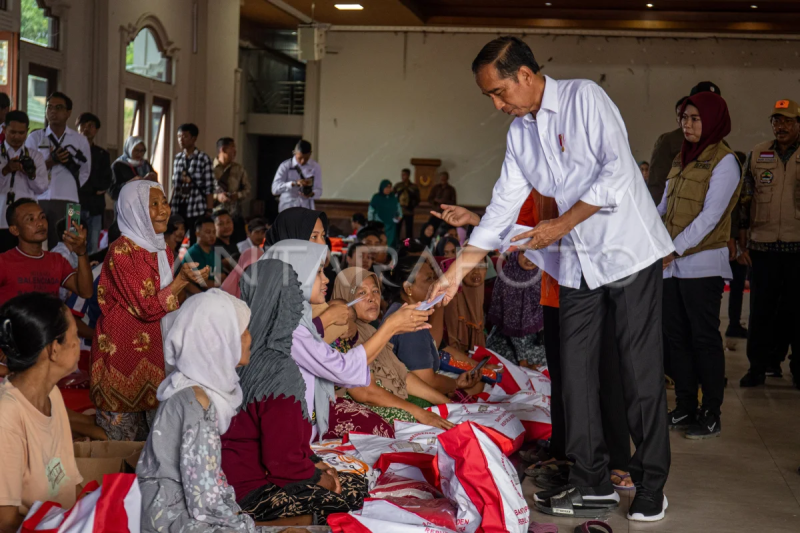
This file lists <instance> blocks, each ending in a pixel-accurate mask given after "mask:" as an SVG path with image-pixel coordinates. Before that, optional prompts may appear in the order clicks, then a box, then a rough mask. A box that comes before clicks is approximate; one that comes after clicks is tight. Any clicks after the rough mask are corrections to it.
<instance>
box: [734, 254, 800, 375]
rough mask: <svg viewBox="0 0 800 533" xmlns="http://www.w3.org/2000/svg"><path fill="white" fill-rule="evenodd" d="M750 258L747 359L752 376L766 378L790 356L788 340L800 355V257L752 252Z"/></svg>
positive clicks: (794, 350) (796, 354) (796, 355)
mask: <svg viewBox="0 0 800 533" xmlns="http://www.w3.org/2000/svg"><path fill="white" fill-rule="evenodd" d="M750 258H751V259H752V261H753V266H752V269H751V270H750V324H749V328H748V335H747V358H748V359H749V360H750V372H751V373H753V374H763V373H764V372H765V371H766V368H767V366H770V365H773V364H775V363H776V362H780V361H781V360H782V358H783V356H785V355H786V338H787V337H788V341H789V344H791V346H792V353H793V354H794V355H793V357H795V358H796V357H798V354H800V327H798V324H800V305H798V303H797V302H798V301H800V253H791V252H759V251H756V250H751V251H750ZM780 346H783V354H781V356H780V359H779V358H778V357H779V356H778V355H777V354H778V353H779V351H780V350H779V347H780Z"/></svg>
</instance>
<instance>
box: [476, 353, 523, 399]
mask: <svg viewBox="0 0 800 533" xmlns="http://www.w3.org/2000/svg"><path fill="white" fill-rule="evenodd" d="M484 357H489V364H490V365H497V364H501V365H503V379H502V380H501V381H499V382H498V383H497V384H496V385H495V386H494V387H493V388H492V390H493V391H497V389H498V388H499V389H502V390H504V391H505V392H506V394H514V393H515V392H519V391H521V390H529V391H533V390H534V389H533V385H532V384H531V380H530V378H529V377H528V374H527V373H525V371H523V369H522V368H521V367H519V366H517V365H515V364H514V363H512V362H511V361H509V360H508V359H506V358H505V357H503V356H502V355H499V354H497V353H495V352H493V351H491V350H489V349H487V348H484V347H483V346H476V347H475V352H474V354H473V355H472V358H473V359H474V360H476V361H480V360H482V359H483V358H484Z"/></svg>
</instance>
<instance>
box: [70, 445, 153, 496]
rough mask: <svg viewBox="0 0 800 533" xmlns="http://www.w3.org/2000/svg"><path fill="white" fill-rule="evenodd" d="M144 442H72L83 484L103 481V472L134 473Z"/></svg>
mask: <svg viewBox="0 0 800 533" xmlns="http://www.w3.org/2000/svg"><path fill="white" fill-rule="evenodd" d="M144 444H145V443H144V442H115V441H95V440H93V441H84V442H76V443H74V447H75V462H76V463H77V464H78V471H79V472H80V473H81V476H83V484H84V485H85V484H86V483H88V482H90V481H92V480H95V481H97V482H98V483H100V484H102V483H103V476H104V475H105V474H120V473H122V474H135V473H136V463H138V462H139V455H140V454H141V453H142V449H144Z"/></svg>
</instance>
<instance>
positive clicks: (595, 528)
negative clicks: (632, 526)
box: [575, 520, 614, 533]
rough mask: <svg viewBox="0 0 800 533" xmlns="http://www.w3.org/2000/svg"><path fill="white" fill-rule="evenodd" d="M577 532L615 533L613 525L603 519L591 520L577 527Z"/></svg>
mask: <svg viewBox="0 0 800 533" xmlns="http://www.w3.org/2000/svg"><path fill="white" fill-rule="evenodd" d="M575 533H614V531H613V530H612V529H611V526H609V525H608V524H606V523H605V522H603V521H602V520H589V521H588V522H584V523H583V524H581V525H579V526H576V527H575Z"/></svg>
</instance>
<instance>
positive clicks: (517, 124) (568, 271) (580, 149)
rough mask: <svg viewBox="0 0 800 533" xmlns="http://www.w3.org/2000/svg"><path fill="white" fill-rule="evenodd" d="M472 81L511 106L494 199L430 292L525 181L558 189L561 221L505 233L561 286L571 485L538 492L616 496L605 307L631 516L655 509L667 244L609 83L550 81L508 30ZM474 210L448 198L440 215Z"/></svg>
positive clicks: (478, 61) (501, 225)
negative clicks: (604, 400)
mask: <svg viewBox="0 0 800 533" xmlns="http://www.w3.org/2000/svg"><path fill="white" fill-rule="evenodd" d="M472 70H473V73H474V74H475V79H476V82H477V84H478V86H479V87H480V89H481V91H482V92H483V93H484V94H485V95H486V96H488V97H489V98H491V99H492V102H493V103H494V105H495V107H496V108H497V110H499V111H503V112H504V113H506V114H509V115H512V116H515V117H517V118H516V119H515V120H514V122H513V123H512V124H511V127H510V129H509V132H508V136H507V149H506V156H505V161H504V163H503V169H502V172H501V175H500V179H499V180H498V181H497V183H496V184H495V187H494V191H493V193H492V201H491V204H490V205H489V206H488V207H487V208H486V214H485V215H484V216H483V218H482V219H481V223H480V225H478V227H476V228H475V229H474V230H473V232H472V235H471V237H470V240H469V245H468V246H467V247H465V248H464V249H463V250H462V252H461V254H460V255H459V256H458V258H457V259H456V262H455V268H450V269H449V270H448V271H447V273H446V274H445V275H444V276H443V277H442V278H440V279H439V280H438V281H437V282H436V283H435V284H434V285H433V287H432V289H431V293H430V296H431V297H434V296H436V295H438V294H441V293H445V294H446V296H445V299H444V303H445V304H446V303H447V302H448V301H449V300H450V299H452V298H453V297H454V296H455V294H456V292H457V290H458V286H459V284H460V283H461V280H462V279H463V277H464V276H465V275H466V274H467V272H469V271H470V270H472V268H473V267H474V266H475V265H476V264H478V263H479V262H480V261H481V260H483V258H484V257H485V256H486V254H487V253H488V251H490V250H494V249H496V248H498V246H499V245H500V243H501V241H502V239H503V237H504V236H505V235H506V234H507V233H508V231H509V230H510V229H511V227H512V226H513V224H514V222H515V221H516V219H517V215H518V212H519V210H520V207H521V206H522V204H523V202H524V201H525V199H526V198H527V197H528V194H529V193H530V191H531V189H532V188H535V189H536V190H537V191H539V192H540V193H541V194H543V195H545V196H549V197H553V198H555V199H556V204H557V205H558V211H559V216H558V218H555V219H552V220H547V221H543V222H541V223H539V225H537V226H536V228H535V229H533V230H531V231H529V232H527V233H523V234H522V235H519V236H517V237H516V238H515V239H514V240H520V239H522V238H525V237H529V238H530V241H529V242H527V243H526V244H524V245H523V246H521V247H522V248H528V249H531V250H532V251H533V252H528V254H531V255H532V256H536V254H539V253H541V249H543V248H546V247H549V246H551V245H552V246H553V248H552V249H551V250H550V251H551V252H555V253H554V254H550V255H556V257H558V263H559V264H558V267H557V268H553V265H552V263H549V262H545V261H543V260H542V258H543V257H542V256H541V255H539V256H538V257H536V259H535V262H537V264H539V265H540V266H544V268H545V269H550V270H551V272H549V273H550V274H551V275H553V276H554V277H556V279H558V281H559V285H560V286H561V291H560V293H561V294H560V322H561V369H562V373H563V384H564V387H563V398H564V409H565V415H566V426H567V431H566V433H567V435H566V439H567V444H566V450H567V456H568V457H569V458H570V459H571V460H572V461H573V462H574V463H575V464H574V466H573V467H572V468H571V469H570V477H569V485H566V486H564V487H560V488H558V489H556V490H553V491H544V492H539V493H537V494H536V495H535V501H536V506H537V508H538V509H539V510H540V511H542V512H545V513H548V514H553V515H559V516H563V515H570V516H575V517H594V516H597V514H598V512H603V511H604V510H606V509H613V508H615V507H617V505H618V504H619V501H620V499H619V495H618V494H617V493H616V492H615V491H614V489H613V486H612V485H611V482H610V475H609V471H608V452H607V450H606V446H605V443H604V442H603V427H602V420H601V415H600V395H599V381H600V380H599V361H600V357H601V349H602V338H603V323H604V318H605V316H606V314H610V315H611V316H613V319H614V321H615V323H616V325H617V326H616V327H617V344H618V346H619V352H620V367H621V373H622V382H623V385H624V395H625V399H626V403H627V404H628V406H627V407H628V411H627V412H628V423H629V425H630V432H631V437H632V438H633V441H634V444H635V446H636V453H635V454H634V455H633V457H632V458H631V462H630V473H631V477H632V479H633V481H634V483H635V484H636V489H637V490H636V496H635V498H634V500H633V503H632V504H631V507H630V509H629V511H628V519H630V520H640V521H656V520H661V519H662V518H663V517H664V511H665V509H666V507H667V500H666V498H665V497H664V494H663V488H664V484H665V483H666V481H667V475H668V473H669V464H670V450H669V436H668V430H667V420H666V414H667V404H666V395H665V392H664V375H663V362H662V350H663V347H662V332H661V294H662V287H663V282H662V279H661V276H662V268H661V267H662V258H663V257H665V256H667V255H669V254H670V253H671V252H672V251H674V249H675V248H674V247H673V245H672V241H671V239H670V236H669V234H668V233H667V231H666V229H665V228H664V224H663V223H662V222H661V219H660V218H659V217H658V213H657V212H656V209H655V205H654V204H653V201H652V199H651V197H650V194H649V192H648V190H647V184H646V183H645V182H644V180H642V178H641V174H640V172H639V168H638V165H637V163H636V160H635V159H634V158H633V155H632V154H631V150H630V146H629V145H628V137H627V132H626V129H625V124H624V122H623V121H622V117H621V116H620V114H619V111H618V109H617V107H616V106H615V105H614V103H613V102H612V101H611V99H610V98H609V97H608V95H606V93H605V92H604V91H603V90H602V89H601V88H600V87H599V86H597V85H596V84H595V83H593V82H591V81H588V80H560V81H556V80H554V79H552V78H550V77H547V76H542V75H541V74H540V73H539V65H538V64H537V63H536V60H535V59H534V56H533V53H532V52H531V49H530V48H529V47H528V45H527V44H525V43H524V42H523V41H522V40H520V39H518V38H516V37H500V38H498V39H495V40H494V41H492V42H490V43H489V44H487V45H486V46H485V47H484V48H483V49H482V50H481V52H480V53H479V54H478V56H477V57H476V58H475V61H474V62H473V64H472ZM469 216H470V215H469V212H468V211H466V210H465V209H463V208H459V207H447V208H445V211H444V213H443V218H444V220H445V221H446V222H449V220H448V219H451V220H452V221H453V222H454V223H455V224H454V225H460V224H459V223H460V222H461V219H462V218H468V217H469Z"/></svg>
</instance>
